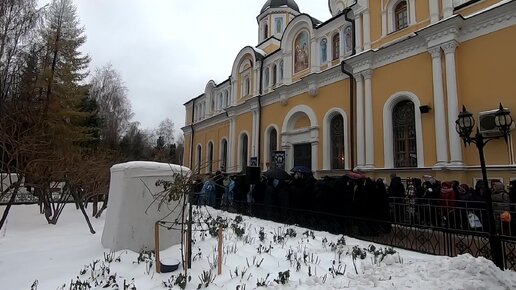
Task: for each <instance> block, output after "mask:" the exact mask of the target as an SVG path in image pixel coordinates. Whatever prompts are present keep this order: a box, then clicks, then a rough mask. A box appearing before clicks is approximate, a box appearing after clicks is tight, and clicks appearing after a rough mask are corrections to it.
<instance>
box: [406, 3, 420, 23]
mask: <svg viewBox="0 0 516 290" xmlns="http://www.w3.org/2000/svg"><path fill="white" fill-rule="evenodd" d="M419 2H421V0H419ZM408 9H409V23H408V24H409V25H414V24H416V23H417V21H416V0H409V7H408Z"/></svg>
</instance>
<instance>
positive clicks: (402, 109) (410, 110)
mask: <svg viewBox="0 0 516 290" xmlns="http://www.w3.org/2000/svg"><path fill="white" fill-rule="evenodd" d="M414 110H415V109H414V103H413V102H412V101H409V100H405V101H401V102H399V103H398V104H396V106H394V109H393V111H392V128H393V136H394V140H393V141H394V152H393V153H394V167H396V168H400V167H417V140H416V137H417V136H416V133H417V132H416V122H415V111H414Z"/></svg>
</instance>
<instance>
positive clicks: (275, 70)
mask: <svg viewBox="0 0 516 290" xmlns="http://www.w3.org/2000/svg"><path fill="white" fill-rule="evenodd" d="M277 70H278V67H277V66H276V65H273V66H272V86H273V87H274V86H275V85H276V78H277V77H278V72H277Z"/></svg>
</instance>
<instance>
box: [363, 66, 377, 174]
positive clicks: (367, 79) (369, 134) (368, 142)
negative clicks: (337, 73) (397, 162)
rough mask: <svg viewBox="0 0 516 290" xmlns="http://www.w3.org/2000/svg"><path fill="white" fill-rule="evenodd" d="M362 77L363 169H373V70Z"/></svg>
mask: <svg viewBox="0 0 516 290" xmlns="http://www.w3.org/2000/svg"><path fill="white" fill-rule="evenodd" d="M362 75H363V76H364V96H365V100H364V113H365V121H364V123H365V132H364V134H365V167H364V169H369V170H371V169H374V165H375V158H374V114H373V92H372V76H373V70H366V71H363V72H362Z"/></svg>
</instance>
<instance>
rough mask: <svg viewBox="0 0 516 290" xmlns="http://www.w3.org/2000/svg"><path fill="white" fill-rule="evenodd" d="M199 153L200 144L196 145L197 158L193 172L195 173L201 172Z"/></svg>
mask: <svg viewBox="0 0 516 290" xmlns="http://www.w3.org/2000/svg"><path fill="white" fill-rule="evenodd" d="M201 154H202V152H201V145H197V159H196V164H195V172H197V174H199V173H201V158H202V155H201Z"/></svg>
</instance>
